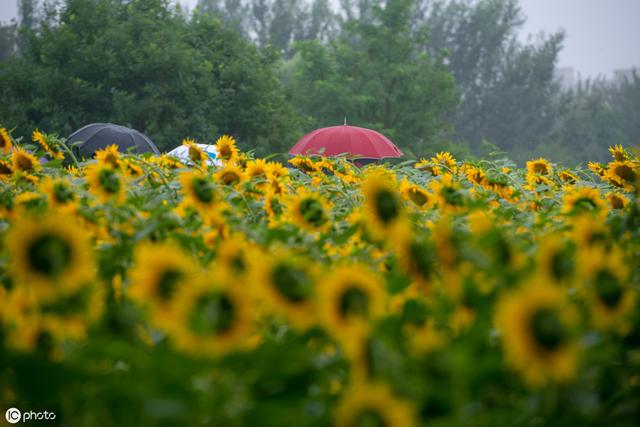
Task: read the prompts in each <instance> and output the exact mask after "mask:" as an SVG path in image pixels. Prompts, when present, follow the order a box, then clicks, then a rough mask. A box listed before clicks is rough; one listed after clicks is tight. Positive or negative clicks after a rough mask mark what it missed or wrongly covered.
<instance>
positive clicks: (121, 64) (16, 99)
mask: <svg viewBox="0 0 640 427" xmlns="http://www.w3.org/2000/svg"><path fill="white" fill-rule="evenodd" d="M27 70H28V72H26V71H27ZM0 96H1V98H2V100H3V102H2V103H1V104H0V116H1V117H2V118H3V121H4V122H5V123H7V124H12V125H17V126H18V127H19V133H22V134H25V133H28V132H30V130H31V129H33V128H34V127H41V128H44V129H46V130H47V131H52V132H56V133H59V134H62V135H67V134H69V133H70V132H71V131H73V130H75V129H77V128H78V127H80V126H82V125H84V124H87V123H91V122H98V121H112V122H115V123H120V124H124V125H127V126H131V127H133V128H136V129H138V130H140V131H143V132H145V133H147V134H148V135H149V136H150V137H151V138H152V139H153V140H154V141H155V142H157V143H158V145H159V146H160V147H161V148H169V147H172V146H175V145H177V144H178V143H180V141H181V139H182V138H183V137H186V136H191V137H195V138H197V139H199V140H201V141H210V140H211V138H212V137H214V136H215V135H216V134H219V133H222V132H226V133H230V134H232V135H234V136H236V137H238V138H239V140H240V141H241V143H243V144H244V146H245V147H251V148H256V147H258V148H262V149H263V150H265V151H266V150H278V149H281V148H283V145H287V141H288V140H289V141H290V139H291V136H290V134H289V132H290V131H291V129H292V127H293V126H294V125H295V119H293V118H292V117H291V112H290V111H289V110H288V108H287V106H286V105H285V102H284V98H283V95H282V94H281V90H280V86H279V82H278V79H277V78H276V76H275V74H274V73H273V70H272V65H271V63H270V62H269V61H267V60H265V59H264V58H263V57H262V56H261V55H260V54H259V52H258V51H257V50H256V48H255V47H254V46H252V45H251V44H250V43H249V42H248V41H246V40H245V39H243V38H242V37H240V36H239V35H238V34H237V33H236V32H234V31H233V30H231V29H228V28H225V27H224V26H223V25H222V24H221V23H220V22H219V21H218V20H216V19H213V18H212V17H210V16H209V15H206V14H195V15H194V16H193V18H192V19H191V20H189V19H188V18H187V17H186V16H185V15H184V14H182V13H181V11H180V10H179V9H176V8H174V7H173V6H172V5H171V3H170V2H169V0H67V1H66V3H65V4H64V6H63V7H62V8H61V10H60V11H59V13H58V14H57V15H56V16H53V17H51V18H48V19H47V20H45V21H43V22H42V25H41V27H40V29H39V30H38V31H37V32H36V33H34V34H32V35H31V37H30V39H29V43H28V44H27V46H26V47H25V49H24V50H23V51H22V53H21V55H20V57H17V58H11V59H10V60H7V61H5V62H3V63H2V64H0Z"/></svg>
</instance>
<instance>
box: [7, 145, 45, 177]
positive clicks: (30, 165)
mask: <svg viewBox="0 0 640 427" xmlns="http://www.w3.org/2000/svg"><path fill="white" fill-rule="evenodd" d="M11 162H12V164H13V172H14V173H16V174H17V173H20V172H24V173H33V172H36V171H38V170H39V169H40V163H39V162H38V159H37V158H36V157H35V156H34V155H33V154H31V153H29V152H27V151H24V150H23V149H22V148H18V147H16V148H14V149H13V153H11Z"/></svg>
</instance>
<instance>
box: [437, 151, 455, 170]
mask: <svg viewBox="0 0 640 427" xmlns="http://www.w3.org/2000/svg"><path fill="white" fill-rule="evenodd" d="M431 161H432V162H433V163H438V164H440V165H443V166H445V167H446V168H447V169H449V172H451V173H456V170H457V168H458V166H457V165H458V163H457V162H456V159H455V158H454V157H453V156H452V155H451V153H449V152H446V151H441V152H439V153H437V154H436V156H435V157H432V158H431Z"/></svg>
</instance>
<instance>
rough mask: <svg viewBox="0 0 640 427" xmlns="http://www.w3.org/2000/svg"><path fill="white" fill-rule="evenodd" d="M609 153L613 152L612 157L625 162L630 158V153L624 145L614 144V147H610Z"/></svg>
mask: <svg viewBox="0 0 640 427" xmlns="http://www.w3.org/2000/svg"><path fill="white" fill-rule="evenodd" d="M609 153H611V157H613V160H615V161H616V162H624V161H625V160H630V159H631V158H630V156H629V153H627V152H626V151H625V149H624V147H623V146H622V145H614V146H613V147H609Z"/></svg>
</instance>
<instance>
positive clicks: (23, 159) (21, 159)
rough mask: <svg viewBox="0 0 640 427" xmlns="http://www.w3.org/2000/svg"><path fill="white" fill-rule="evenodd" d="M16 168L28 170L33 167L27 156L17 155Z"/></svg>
mask: <svg viewBox="0 0 640 427" xmlns="http://www.w3.org/2000/svg"><path fill="white" fill-rule="evenodd" d="M17 164H18V169H20V170H23V171H28V170H31V169H33V162H32V161H31V159H30V158H28V157H27V156H18V158H17Z"/></svg>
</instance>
